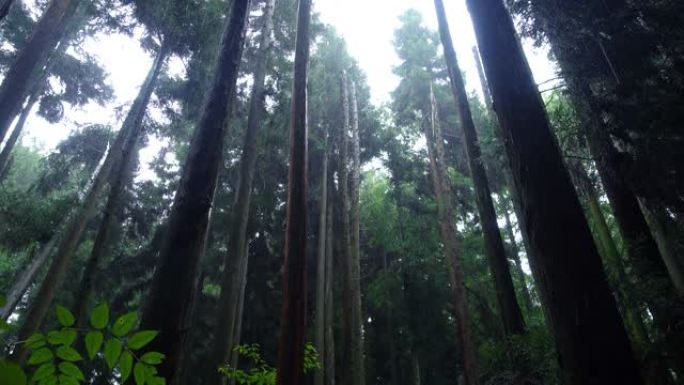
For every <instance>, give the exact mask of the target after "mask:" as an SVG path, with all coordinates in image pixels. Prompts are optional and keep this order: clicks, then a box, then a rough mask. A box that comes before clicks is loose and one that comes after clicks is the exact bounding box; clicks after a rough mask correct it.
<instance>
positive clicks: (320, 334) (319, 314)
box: [314, 130, 329, 385]
mask: <svg viewBox="0 0 684 385" xmlns="http://www.w3.org/2000/svg"><path fill="white" fill-rule="evenodd" d="M323 138H324V139H323V143H324V144H323V164H322V166H321V168H322V169H323V170H322V171H321V197H320V203H319V208H318V210H319V213H318V250H317V254H318V255H317V265H316V321H315V322H316V325H315V327H314V336H315V338H314V344H315V346H316V351H318V352H319V354H320V355H323V354H324V352H325V342H326V341H325V326H326V325H325V321H326V314H325V310H326V309H325V297H326V292H325V289H326V278H327V277H326V273H327V266H326V259H327V258H326V251H327V247H326V246H327V243H328V242H329V241H328V240H327V239H326V236H327V234H328V225H327V219H328V132H327V130H325V131H324V132H323ZM324 382H325V370H318V371H316V373H314V385H323V384H324Z"/></svg>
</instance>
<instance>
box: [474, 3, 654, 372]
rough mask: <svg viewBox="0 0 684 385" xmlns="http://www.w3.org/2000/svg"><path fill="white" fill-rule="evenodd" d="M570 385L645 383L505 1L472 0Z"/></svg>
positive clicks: (548, 310)
mask: <svg viewBox="0 0 684 385" xmlns="http://www.w3.org/2000/svg"><path fill="white" fill-rule="evenodd" d="M467 5H468V9H469V11H470V14H471V16H472V18H473V24H474V27H475V33H476V37H477V40H478V43H479V46H480V53H481V56H482V59H483V64H484V67H485V72H486V74H487V79H488V80H489V85H490V89H491V91H492V96H493V100H494V106H495V109H496V111H497V113H498V116H499V123H500V125H501V129H502V131H503V133H504V135H505V139H506V140H504V143H505V145H506V150H507V153H508V155H509V159H510V162H511V166H512V170H513V176H514V179H515V186H516V188H517V190H518V192H519V193H520V196H521V200H522V202H521V203H522V209H523V214H524V216H525V223H526V225H527V226H526V227H527V228H526V231H527V233H528V237H529V239H530V244H531V245H530V246H531V247H532V249H533V254H534V256H535V264H536V265H537V269H538V270H539V273H541V274H539V275H538V276H539V278H540V280H539V282H538V284H539V288H540V292H541V294H542V295H541V297H542V301H543V304H544V306H545V307H546V314H547V316H549V318H550V319H549V321H550V325H551V326H552V329H553V333H554V336H555V341H556V347H557V352H558V356H559V357H558V358H559V362H560V368H561V371H562V373H563V375H564V380H565V382H566V383H567V384H577V385H579V384H583V385H586V384H601V383H621V384H642V380H641V377H640V375H639V371H638V369H637V365H636V362H635V360H634V357H633V355H632V350H631V347H630V345H629V340H628V338H627V333H626V332H625V328H624V325H623V324H622V320H621V318H620V314H619V312H618V310H617V306H616V304H615V299H614V298H613V296H612V294H611V291H610V287H609V286H608V283H607V281H606V277H605V274H604V272H603V266H602V264H601V257H600V255H599V253H598V250H597V249H596V245H595V244H594V241H593V239H592V235H591V232H590V231H589V227H588V225H587V223H586V220H585V218H584V214H583V213H582V207H581V205H580V203H579V199H578V198H577V195H576V194H575V191H574V188H573V186H572V183H571V181H570V176H569V174H568V172H567V170H566V169H565V166H564V164H563V160H562V157H561V154H560V150H559V148H558V145H557V143H556V141H555V138H554V136H553V133H552V132H551V129H550V127H549V122H548V119H547V116H546V112H545V110H544V104H543V102H542V100H541V96H540V94H539V91H538V90H537V87H536V84H535V82H534V80H533V78H532V74H531V71H530V68H529V65H528V64H527V61H526V58H525V56H524V54H523V51H522V47H521V45H520V42H519V40H518V38H517V36H516V32H515V28H514V26H513V21H512V20H511V17H510V15H509V14H508V11H507V10H506V7H505V6H504V3H503V1H502V0H477V1H476V0H467Z"/></svg>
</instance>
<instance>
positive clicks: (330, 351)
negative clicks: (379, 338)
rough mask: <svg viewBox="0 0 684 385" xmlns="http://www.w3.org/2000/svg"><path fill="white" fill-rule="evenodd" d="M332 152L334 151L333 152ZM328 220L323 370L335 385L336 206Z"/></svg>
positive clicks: (330, 183) (330, 209)
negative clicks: (334, 245) (334, 228)
mask: <svg viewBox="0 0 684 385" xmlns="http://www.w3.org/2000/svg"><path fill="white" fill-rule="evenodd" d="M331 151H332V150H331ZM326 183H328V191H329V192H330V195H331V197H332V194H333V190H334V188H335V187H334V186H333V183H334V182H333V173H332V172H328V180H327V181H326ZM326 215H327V219H326V221H325V224H326V229H325V234H326V235H325V352H319V353H322V354H324V357H325V358H324V360H323V369H324V371H325V385H335V330H334V316H335V309H334V307H333V305H334V303H333V301H334V297H333V285H334V280H335V276H334V275H333V271H334V264H335V261H334V255H333V237H334V235H333V215H334V205H333V204H332V202H329V203H328V205H327V214H326Z"/></svg>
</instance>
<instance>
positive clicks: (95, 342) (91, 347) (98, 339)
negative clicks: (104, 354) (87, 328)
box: [85, 332, 104, 360]
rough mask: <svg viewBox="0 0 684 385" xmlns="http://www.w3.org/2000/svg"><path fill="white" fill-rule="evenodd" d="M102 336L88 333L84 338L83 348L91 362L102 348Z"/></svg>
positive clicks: (97, 333) (99, 333)
mask: <svg viewBox="0 0 684 385" xmlns="http://www.w3.org/2000/svg"><path fill="white" fill-rule="evenodd" d="M103 340H104V336H103V335H102V333H101V332H88V334H86V336H85V346H86V351H87V352H88V358H90V359H91V360H92V359H93V358H95V355H96V354H97V353H98V352H99V351H100V348H101V347H102V341H103Z"/></svg>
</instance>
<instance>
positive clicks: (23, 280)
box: [0, 226, 61, 321]
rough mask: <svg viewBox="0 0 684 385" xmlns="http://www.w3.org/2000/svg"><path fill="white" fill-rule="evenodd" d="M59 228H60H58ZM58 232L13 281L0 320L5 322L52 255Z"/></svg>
mask: <svg viewBox="0 0 684 385" xmlns="http://www.w3.org/2000/svg"><path fill="white" fill-rule="evenodd" d="M60 227H61V226H60ZM59 236H60V233H59V232H55V234H54V235H53V236H52V238H50V240H49V241H47V242H46V243H45V244H43V245H42V246H40V248H39V249H38V253H37V254H36V255H35V256H34V257H33V258H32V259H31V262H30V263H29V265H28V266H26V268H25V269H24V270H23V271H22V272H21V274H20V275H19V276H18V277H17V279H16V280H15V281H14V284H13V285H12V287H11V288H10V289H9V291H8V292H7V296H6V298H5V299H6V300H7V302H6V303H5V306H3V307H2V309H0V319H2V320H3V321H7V319H8V318H9V317H10V316H11V315H12V313H13V312H14V309H16V307H17V305H18V304H19V301H21V298H22V297H23V296H24V294H25V293H26V291H27V290H28V288H29V286H31V284H32V283H33V282H35V280H36V276H37V275H38V272H40V269H41V268H42V267H43V266H44V265H45V264H46V263H47V261H48V258H49V257H50V254H52V251H53V249H54V248H55V245H56V244H57V241H59Z"/></svg>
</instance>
